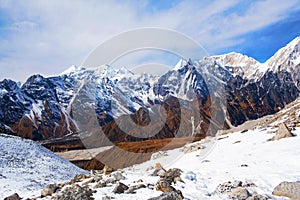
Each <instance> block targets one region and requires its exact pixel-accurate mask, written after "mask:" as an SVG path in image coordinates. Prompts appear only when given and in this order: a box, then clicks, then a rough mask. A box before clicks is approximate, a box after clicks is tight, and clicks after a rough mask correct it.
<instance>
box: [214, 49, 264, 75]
mask: <svg viewBox="0 0 300 200" xmlns="http://www.w3.org/2000/svg"><path fill="white" fill-rule="evenodd" d="M208 59H212V60H214V61H215V62H217V63H218V64H219V65H221V66H224V67H226V68H227V69H228V70H229V71H230V72H231V73H232V74H233V75H234V76H237V75H239V76H241V77H243V78H248V77H249V76H250V75H251V74H253V73H254V72H255V71H256V70H257V69H258V68H259V66H260V65H261V63H259V62H258V61H257V60H255V59H254V58H251V57H248V56H246V55H243V54H240V53H236V52H231V53H228V54H223V55H217V56H211V57H209V58H208Z"/></svg>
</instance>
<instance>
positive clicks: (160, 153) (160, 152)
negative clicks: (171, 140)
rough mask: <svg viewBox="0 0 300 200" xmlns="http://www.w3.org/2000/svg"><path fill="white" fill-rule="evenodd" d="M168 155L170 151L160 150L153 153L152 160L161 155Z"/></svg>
mask: <svg viewBox="0 0 300 200" xmlns="http://www.w3.org/2000/svg"><path fill="white" fill-rule="evenodd" d="M166 156H168V153H167V152H166V151H159V152H157V153H154V154H152V156H151V160H155V159H158V158H161V157H166Z"/></svg>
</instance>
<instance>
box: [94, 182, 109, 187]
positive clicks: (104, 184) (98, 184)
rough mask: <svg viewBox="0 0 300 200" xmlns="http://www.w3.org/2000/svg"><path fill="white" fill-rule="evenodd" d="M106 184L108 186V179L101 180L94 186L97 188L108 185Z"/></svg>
mask: <svg viewBox="0 0 300 200" xmlns="http://www.w3.org/2000/svg"><path fill="white" fill-rule="evenodd" d="M106 186H107V183H106V181H99V182H98V183H97V184H96V185H95V186H94V189H97V188H103V187H106Z"/></svg>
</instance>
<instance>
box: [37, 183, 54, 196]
mask: <svg viewBox="0 0 300 200" xmlns="http://www.w3.org/2000/svg"><path fill="white" fill-rule="evenodd" d="M57 189H58V186H57V185H56V184H50V185H47V186H46V187H45V188H44V189H43V190H42V192H41V197H42V198H43V197H46V196H51V195H52V194H54V193H55V192H56V190H57Z"/></svg>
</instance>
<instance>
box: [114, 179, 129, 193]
mask: <svg viewBox="0 0 300 200" xmlns="http://www.w3.org/2000/svg"><path fill="white" fill-rule="evenodd" d="M128 188H129V187H128V186H127V185H125V184H124V183H121V182H118V183H117V185H116V186H115V188H114V190H113V193H116V194H122V193H124V192H125V191H126V190H128Z"/></svg>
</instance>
